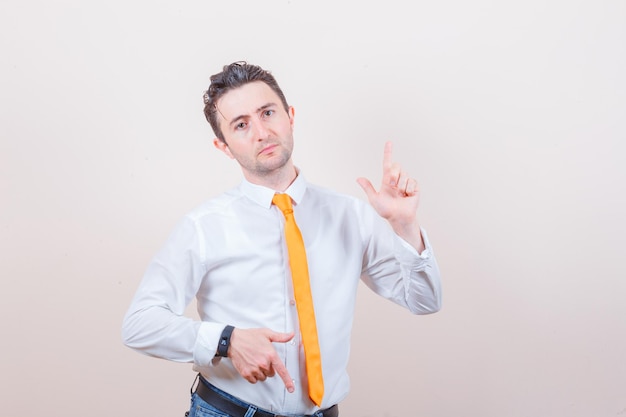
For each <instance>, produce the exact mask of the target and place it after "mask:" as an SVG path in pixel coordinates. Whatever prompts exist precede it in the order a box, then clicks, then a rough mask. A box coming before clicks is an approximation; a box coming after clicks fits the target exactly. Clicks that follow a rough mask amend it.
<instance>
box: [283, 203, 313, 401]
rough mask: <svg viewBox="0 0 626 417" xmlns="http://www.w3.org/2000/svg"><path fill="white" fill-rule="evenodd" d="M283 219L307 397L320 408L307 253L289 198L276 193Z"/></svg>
mask: <svg viewBox="0 0 626 417" xmlns="http://www.w3.org/2000/svg"><path fill="white" fill-rule="evenodd" d="M272 203H274V204H275V205H276V206H277V207H278V208H279V209H280V210H281V211H282V212H283V215H284V216H285V239H286V240H287V251H288V252H289V266H290V268H291V279H292V281H293V292H294V295H295V297H296V306H297V308H298V318H299V320H300V333H301V334H302V343H303V344H304V357H305V358H306V373H307V375H308V378H309V397H310V398H311V400H312V401H313V402H314V403H315V404H317V405H318V406H321V405H322V397H323V396H324V379H323V377H322V356H321V354H320V345H319V342H318V340H317V325H316V324H315V311H314V309H313V297H312V296H311V285H310V283H309V267H308V266H307V262H306V252H305V250H304V242H303V240H302V235H301V234H300V229H298V225H297V224H296V219H295V218H294V217H293V208H292V206H291V197H289V196H288V195H287V194H275V195H274V198H273V199H272Z"/></svg>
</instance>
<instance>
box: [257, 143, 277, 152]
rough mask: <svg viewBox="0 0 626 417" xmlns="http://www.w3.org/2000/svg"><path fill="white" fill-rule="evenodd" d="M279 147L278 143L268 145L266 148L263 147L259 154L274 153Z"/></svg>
mask: <svg viewBox="0 0 626 417" xmlns="http://www.w3.org/2000/svg"><path fill="white" fill-rule="evenodd" d="M277 147H278V145H276V144H271V145H267V146H266V147H265V148H263V149H261V151H260V152H259V155H267V154H269V153H272V152H273V151H274V149H276V148H277Z"/></svg>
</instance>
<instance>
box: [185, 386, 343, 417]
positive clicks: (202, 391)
mask: <svg viewBox="0 0 626 417" xmlns="http://www.w3.org/2000/svg"><path fill="white" fill-rule="evenodd" d="M202 379H203V378H200V381H199V382H198V388H196V394H198V396H199V397H200V398H202V399H203V400H204V401H206V402H207V403H209V404H211V405H212V406H214V407H217V408H219V409H220V410H222V411H224V412H225V413H228V414H230V415H232V416H236V417H244V416H245V414H246V412H247V411H248V407H244V406H241V405H239V404H237V403H234V402H232V401H231V400H230V399H228V398H226V397H224V396H223V395H220V394H219V393H218V392H216V391H214V390H212V389H211V388H209V387H208V386H207V385H206V384H208V382H205V381H203V380H202ZM322 415H323V417H339V407H337V405H336V404H335V405H333V406H332V407H330V408H327V409H325V410H322ZM254 417H282V415H281V414H274V413H270V412H267V411H263V410H260V409H258V410H257V411H256V412H255V413H254ZM303 417H314V415H311V414H307V415H306V416H303Z"/></svg>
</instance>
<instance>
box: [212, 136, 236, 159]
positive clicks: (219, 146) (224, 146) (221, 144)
mask: <svg viewBox="0 0 626 417" xmlns="http://www.w3.org/2000/svg"><path fill="white" fill-rule="evenodd" d="M213 146H215V147H216V148H217V149H219V150H220V151H222V152H224V153H225V154H226V156H227V157H229V158H230V159H235V157H234V156H233V154H232V153H230V149H229V148H228V145H227V144H226V142H222V141H221V140H219V139H218V138H215V139H213Z"/></svg>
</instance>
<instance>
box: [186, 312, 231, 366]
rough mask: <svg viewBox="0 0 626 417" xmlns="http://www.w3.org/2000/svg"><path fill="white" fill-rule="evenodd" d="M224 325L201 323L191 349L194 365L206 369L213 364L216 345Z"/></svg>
mask: <svg viewBox="0 0 626 417" xmlns="http://www.w3.org/2000/svg"><path fill="white" fill-rule="evenodd" d="M225 327H226V324H223V323H210V322H205V321H204V322H202V323H201V324H200V329H199V330H198V336H197V337H196V344H195V346H194V348H193V362H194V364H196V365H198V366H201V367H206V366H210V365H212V364H214V363H215V362H214V359H215V353H216V352H217V344H218V343H219V340H220V336H221V334H222V331H224V328H225Z"/></svg>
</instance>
